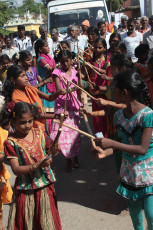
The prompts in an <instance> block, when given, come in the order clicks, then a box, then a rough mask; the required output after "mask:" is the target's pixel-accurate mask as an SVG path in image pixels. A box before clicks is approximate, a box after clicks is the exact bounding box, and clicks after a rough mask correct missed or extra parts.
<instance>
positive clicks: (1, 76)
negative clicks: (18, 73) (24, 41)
mask: <svg viewBox="0 0 153 230" xmlns="http://www.w3.org/2000/svg"><path fill="white" fill-rule="evenodd" d="M0 66H1V68H0V81H1V82H2V84H3V83H4V80H5V77H6V75H7V70H8V68H9V66H10V58H9V56H7V55H6V54H3V55H2V56H0Z"/></svg>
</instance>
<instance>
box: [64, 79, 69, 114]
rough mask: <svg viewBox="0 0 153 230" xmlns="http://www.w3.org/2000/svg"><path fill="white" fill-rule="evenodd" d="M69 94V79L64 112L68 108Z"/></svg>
mask: <svg viewBox="0 0 153 230" xmlns="http://www.w3.org/2000/svg"><path fill="white" fill-rule="evenodd" d="M68 94H69V82H68V81H67V91H66V100H65V106H64V114H65V112H66V108H67V99H68Z"/></svg>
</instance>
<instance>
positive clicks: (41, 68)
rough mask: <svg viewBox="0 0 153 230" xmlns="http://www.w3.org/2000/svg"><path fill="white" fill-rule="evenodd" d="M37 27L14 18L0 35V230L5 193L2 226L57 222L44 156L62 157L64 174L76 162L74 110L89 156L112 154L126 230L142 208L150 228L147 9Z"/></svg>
mask: <svg viewBox="0 0 153 230" xmlns="http://www.w3.org/2000/svg"><path fill="white" fill-rule="evenodd" d="M39 33H40V38H38V37H37V34H36V31H35V30H32V31H30V32H28V31H25V27H24V25H19V26H18V33H14V34H10V35H9V36H3V35H2V34H0V43H1V46H0V48H1V50H0V94H1V96H0V130H1V132H0V147H1V150H0V151H1V155H0V170H1V171H0V192H1V197H0V199H1V200H0V204H1V207H0V209H1V210H0V230H4V225H3V215H2V213H3V204H6V203H10V202H11V200H12V203H11V205H10V212H9V218H8V230H13V229H14V230H26V229H38V230H39V229H40V230H48V229H52V230H53V229H54V230H55V229H56V230H61V229H62V226H61V222H60V216H59V213H58V208H57V200H56V194H55V190H54V182H55V177H54V173H53V172H52V170H51V162H52V157H53V156H54V155H55V154H62V155H63V156H64V157H65V159H66V168H65V171H66V172H67V173H71V172H72V168H79V167H80V163H79V159H78V156H79V154H80V144H81V138H80V134H79V129H80V126H81V122H80V121H81V116H83V117H84V118H86V119H87V117H88V116H91V117H92V121H93V129H94V134H95V135H96V138H95V139H94V141H92V154H93V155H94V157H96V158H98V159H99V158H100V159H102V158H105V157H107V156H109V155H112V154H114V156H115V160H116V167H117V172H118V173H120V181H119V186H118V188H117V192H118V193H119V194H120V195H121V196H123V197H125V198H126V201H127V206H128V209H129V213H130V216H131V219H132V223H133V227H134V229H135V230H138V229H140V230H143V217H142V210H143V209H144V211H145V217H146V220H147V224H148V230H153V209H152V207H153V134H152V133H153V132H152V128H153V111H152V108H153V16H151V17H150V18H149V19H148V18H147V17H146V16H144V17H142V18H140V19H137V20H136V19H132V18H129V19H128V17H127V16H126V15H124V16H122V18H121V27H120V28H118V29H117V28H115V27H114V28H113V31H109V27H108V26H107V24H106V22H103V21H99V22H98V23H97V26H90V23H89V21H88V20H84V21H83V22H82V24H81V25H77V24H73V25H70V26H69V27H68V28H67V34H65V35H63V34H60V33H59V32H58V29H57V28H56V27H52V28H50V32H49V33H50V34H49V33H48V31H47V27H46V25H41V26H40V27H39ZM87 95H88V96H89V97H87ZM89 99H90V100H91V102H92V111H89V110H88V107H87V106H86V104H87V101H88V100H89ZM86 119H85V121H86V122H87V120H86ZM61 128H62V131H61ZM88 131H89V132H90V130H88ZM90 134H91V132H90ZM5 157H6V158H7V160H8V162H9V164H10V165H11V168H12V171H13V173H14V174H15V175H16V181H15V185H14V195H13V198H12V189H11V187H10V184H9V181H8V178H9V177H10V175H9V173H8V171H7V169H6V167H5V164H4V163H3V161H4V158H5ZM11 198H12V199H11Z"/></svg>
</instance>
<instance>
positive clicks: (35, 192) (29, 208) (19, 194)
mask: <svg viewBox="0 0 153 230" xmlns="http://www.w3.org/2000/svg"><path fill="white" fill-rule="evenodd" d="M32 132H33V140H32V142H29V141H26V140H24V139H16V138H14V137H9V138H8V139H7V140H6V141H5V142H4V150H5V155H6V157H7V159H11V158H16V159H18V161H19V165H22V166H24V165H31V164H33V163H35V162H37V161H39V160H40V159H42V158H43V157H44V156H45V155H46V153H45V148H46V145H45V138H44V134H43V131H42V130H40V129H32ZM54 182H55V177H54V174H53V172H52V170H51V168H50V167H44V168H38V169H37V170H35V171H34V172H31V173H28V174H26V175H18V176H17V177H16V181H15V193H14V199H13V203H12V204H11V207H10V212H9V218H8V230H27V229H29V230H30V229H36V230H61V229H62V228H61V223H60V217H59V213H58V209H57V202H56V194H55V191H54V186H53V183H54Z"/></svg>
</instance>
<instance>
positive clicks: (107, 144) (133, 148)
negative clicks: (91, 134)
mask: <svg viewBox="0 0 153 230" xmlns="http://www.w3.org/2000/svg"><path fill="white" fill-rule="evenodd" d="M151 136H152V128H144V129H143V132H142V136H141V143H140V145H128V144H123V143H120V142H117V141H114V140H111V139H108V138H102V139H96V144H97V145H99V146H100V147H101V148H104V149H108V148H112V149H118V150H120V151H123V152H127V153H131V154H134V155H145V154H146V152H147V150H148V148H149V145H150V140H151Z"/></svg>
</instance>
